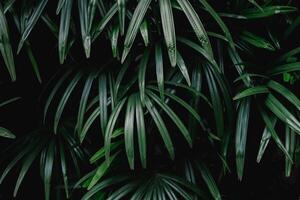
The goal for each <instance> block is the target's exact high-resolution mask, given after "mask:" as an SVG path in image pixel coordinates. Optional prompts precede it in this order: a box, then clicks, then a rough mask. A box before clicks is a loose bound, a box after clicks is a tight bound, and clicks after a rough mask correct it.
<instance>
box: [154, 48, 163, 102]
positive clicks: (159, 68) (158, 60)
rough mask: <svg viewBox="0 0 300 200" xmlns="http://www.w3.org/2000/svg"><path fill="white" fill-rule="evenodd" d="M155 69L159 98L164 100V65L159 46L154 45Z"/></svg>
mask: <svg viewBox="0 0 300 200" xmlns="http://www.w3.org/2000/svg"><path fill="white" fill-rule="evenodd" d="M155 69H156V79H157V85H158V89H159V93H160V97H161V98H162V99H164V90H165V89H164V63H163V54H162V49H161V45H160V44H156V45H155Z"/></svg>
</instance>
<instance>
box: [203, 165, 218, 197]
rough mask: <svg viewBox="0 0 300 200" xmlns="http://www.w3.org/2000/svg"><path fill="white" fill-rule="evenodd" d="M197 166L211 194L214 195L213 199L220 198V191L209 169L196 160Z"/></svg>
mask: <svg viewBox="0 0 300 200" xmlns="http://www.w3.org/2000/svg"><path fill="white" fill-rule="evenodd" d="M197 167H198V168H199V170H200V173H201V176H202V178H203V179H204V181H205V183H206V185H207V187H208V189H209V191H210V193H211V195H212V196H213V197H214V199H215V200H221V199H222V198H221V194H220V191H219V189H218V186H217V184H216V182H215V180H214V178H213V177H212V175H211V173H210V171H209V169H208V168H207V167H206V165H204V164H203V163H199V162H197Z"/></svg>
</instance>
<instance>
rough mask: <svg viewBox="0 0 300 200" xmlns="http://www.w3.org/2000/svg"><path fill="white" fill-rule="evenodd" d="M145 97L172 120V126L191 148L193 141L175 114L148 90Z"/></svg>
mask: <svg viewBox="0 0 300 200" xmlns="http://www.w3.org/2000/svg"><path fill="white" fill-rule="evenodd" d="M147 95H149V97H150V98H151V99H153V100H154V101H155V102H156V103H157V104H158V105H159V106H160V107H161V108H162V109H163V110H164V111H165V113H166V114H167V115H168V116H169V117H170V118H171V119H172V121H173V122H174V124H176V126H177V127H178V128H179V130H180V131H181V133H182V135H183V136H184V138H185V139H186V141H187V142H188V144H189V146H190V147H192V146H193V141H192V138H191V136H190V133H189V131H188V129H187V128H186V126H185V125H184V124H183V122H182V121H181V120H180V119H179V117H178V116H177V115H176V113H175V112H174V111H173V110H172V109H171V108H170V107H169V106H168V105H167V104H166V103H165V102H163V101H162V100H161V99H160V98H159V97H158V96H156V95H155V94H154V93H153V92H151V91H150V90H147Z"/></svg>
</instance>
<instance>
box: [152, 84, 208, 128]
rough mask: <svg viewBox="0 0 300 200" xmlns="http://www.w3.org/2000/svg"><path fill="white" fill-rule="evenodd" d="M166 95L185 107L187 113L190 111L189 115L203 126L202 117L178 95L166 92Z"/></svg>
mask: <svg viewBox="0 0 300 200" xmlns="http://www.w3.org/2000/svg"><path fill="white" fill-rule="evenodd" d="M148 88H149V89H152V90H155V91H158V90H157V88H155V87H152V86H148ZM165 95H166V96H167V97H170V98H171V99H172V100H174V101H176V102H177V103H178V104H180V105H181V106H182V107H184V108H185V109H186V110H187V111H189V113H190V114H191V115H192V116H193V117H194V118H195V119H196V120H197V121H198V122H199V123H200V124H203V121H202V119H201V117H200V116H199V114H198V113H197V111H196V110H195V109H194V108H193V107H192V106H190V105H189V104H188V103H187V102H185V101H184V100H182V99H181V98H179V97H178V96H177V95H174V94H172V93H170V92H165Z"/></svg>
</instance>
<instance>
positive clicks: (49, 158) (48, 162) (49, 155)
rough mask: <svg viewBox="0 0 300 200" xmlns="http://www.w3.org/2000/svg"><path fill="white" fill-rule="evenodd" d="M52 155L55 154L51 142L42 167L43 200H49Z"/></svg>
mask: <svg viewBox="0 0 300 200" xmlns="http://www.w3.org/2000/svg"><path fill="white" fill-rule="evenodd" d="M54 154H55V143H54V140H52V141H51V142H50V144H49V146H48V149H47V153H46V157H45V165H44V176H43V178H44V187H45V200H49V199H50V187H51V177H52V171H53V164H54Z"/></svg>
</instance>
